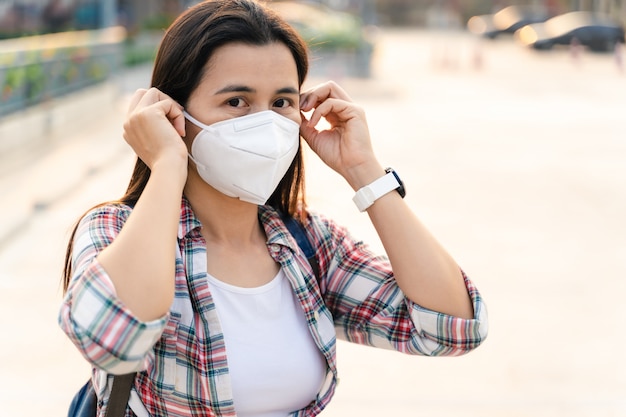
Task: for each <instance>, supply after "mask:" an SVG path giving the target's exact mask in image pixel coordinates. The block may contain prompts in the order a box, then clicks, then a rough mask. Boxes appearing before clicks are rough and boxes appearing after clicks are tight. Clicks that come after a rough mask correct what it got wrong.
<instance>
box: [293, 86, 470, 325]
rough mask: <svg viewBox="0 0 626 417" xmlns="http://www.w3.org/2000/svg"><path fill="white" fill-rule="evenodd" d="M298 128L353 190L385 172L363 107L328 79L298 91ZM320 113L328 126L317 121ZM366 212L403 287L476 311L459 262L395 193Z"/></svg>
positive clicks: (463, 312) (452, 310)
mask: <svg viewBox="0 0 626 417" xmlns="http://www.w3.org/2000/svg"><path fill="white" fill-rule="evenodd" d="M300 107H301V110H302V111H303V112H308V111H311V110H313V113H312V114H311V116H310V119H309V120H307V119H306V117H305V116H304V115H303V116H302V117H303V121H302V125H301V130H300V131H301V134H302V136H303V137H304V139H305V140H306V141H307V143H308V144H309V145H310V147H311V148H312V149H313V151H314V152H316V153H317V154H318V155H319V156H320V158H321V159H322V160H323V161H324V162H325V163H326V164H327V165H328V166H330V167H331V168H332V169H334V170H335V171H337V172H338V173H339V174H340V175H342V176H343V177H344V178H345V179H346V181H347V182H348V183H349V184H350V186H351V187H352V188H353V189H354V190H355V191H356V190H358V189H359V188H361V187H363V186H365V185H368V184H370V183H371V182H373V181H374V180H376V179H378V178H379V177H381V176H383V175H384V174H385V172H384V169H383V167H382V166H381V164H380V163H379V162H378V160H377V159H376V156H375V155H374V152H373V149H372V146H371V142H370V138H369V131H368V127H367V122H366V119H365V114H364V112H363V110H362V109H361V108H360V107H358V106H357V105H355V104H354V103H352V102H351V100H350V98H349V97H348V95H347V94H346V93H345V92H344V91H343V90H342V89H341V88H339V87H338V86H337V85H336V84H334V83H332V82H329V83H326V84H323V85H321V86H318V87H316V88H313V89H312V90H309V91H308V92H305V93H303V94H302V97H301V106H300ZM322 117H324V118H325V119H326V120H327V121H328V122H329V123H330V125H331V128H330V129H329V130H324V131H318V130H317V129H316V128H315V126H316V125H317V123H318V122H319V120H320V119H321V118H322ZM368 214H369V216H370V219H371V220H372V223H373V225H374V227H375V228H376V230H377V232H378V235H379V237H380V239H381V242H382V243H383V246H384V247H385V251H386V252H387V255H388V257H389V259H390V261H391V265H392V267H393V275H394V277H395V280H396V282H397V284H398V286H399V287H400V288H401V290H402V291H403V293H404V294H405V295H406V296H407V297H408V298H409V299H410V300H412V301H413V302H415V303H416V304H419V305H420V306H422V307H424V308H427V309H430V310H434V311H438V312H441V313H445V314H449V315H453V316H457V317H460V318H468V319H469V318H472V317H473V315H474V311H473V308H472V304H471V301H470V297H469V295H468V290H467V288H466V286H465V282H464V279H463V275H462V273H461V271H460V268H459V267H458V266H457V264H456V263H455V261H454V260H453V259H452V258H451V257H450V255H449V254H448V253H447V252H446V251H445V250H444V249H443V248H442V247H441V245H440V244H439V243H438V242H437V241H436V240H435V238H434V237H433V236H432V235H431V234H430V233H429V232H428V230H427V229H426V228H425V227H424V226H423V225H422V224H421V222H420V221H419V219H418V218H417V217H416V216H415V214H414V213H413V212H412V211H411V209H410V208H409V207H408V206H407V205H406V203H405V202H404V201H403V200H402V199H401V198H400V196H399V195H398V194H397V193H395V192H392V193H389V194H387V195H385V196H384V197H382V198H380V199H378V200H377V201H376V202H375V203H374V204H373V205H372V206H371V207H370V208H369V209H368Z"/></svg>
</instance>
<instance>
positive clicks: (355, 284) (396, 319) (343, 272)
mask: <svg viewBox="0 0 626 417" xmlns="http://www.w3.org/2000/svg"><path fill="white" fill-rule="evenodd" d="M311 219H312V220H311V223H310V224H311V225H312V228H313V231H312V234H313V235H314V239H316V242H315V244H316V246H317V247H318V258H319V263H320V269H321V275H322V281H321V290H322V294H323V297H324V301H325V303H326V305H327V306H328V307H329V309H330V311H331V313H332V315H333V318H334V321H335V326H336V328H337V336H338V338H340V339H344V340H347V341H350V342H355V343H359V344H364V345H369V346H374V347H378V348H384V349H392V350H396V351H399V352H403V353H407V354H415V355H427V356H444V355H445V356H455V355H462V354H464V353H467V352H469V351H471V350H473V349H475V348H476V347H478V346H479V345H480V344H481V343H482V341H483V340H484V339H485V338H486V337H487V331H488V322H487V310H486V307H485V304H484V302H483V300H482V297H481V295H480V293H479V292H478V290H477V289H476V287H475V286H474V284H473V283H472V282H471V281H470V280H469V279H468V278H467V276H465V274H463V278H464V280H465V286H466V288H467V291H468V294H469V296H470V298H471V302H472V306H473V308H474V318H473V319H469V320H468V319H463V318H459V317H453V316H450V315H447V314H443V313H439V312H436V311H432V310H428V309H426V308H423V307H421V306H419V305H418V304H416V303H414V302H412V301H411V300H409V299H408V298H407V297H405V296H404V294H403V293H402V290H401V289H400V287H399V286H398V285H397V283H396V281H395V279H394V277H393V271H392V269H391V265H390V263H389V260H388V259H387V257H385V256H377V255H375V254H374V253H372V251H371V250H370V249H369V248H368V247H367V246H366V245H365V244H364V243H363V242H360V241H356V240H354V239H353V238H352V237H351V236H350V234H349V233H348V231H347V230H346V229H345V228H343V227H340V226H338V225H337V224H335V223H333V222H332V221H330V220H328V219H326V218H323V217H320V216H312V218H311Z"/></svg>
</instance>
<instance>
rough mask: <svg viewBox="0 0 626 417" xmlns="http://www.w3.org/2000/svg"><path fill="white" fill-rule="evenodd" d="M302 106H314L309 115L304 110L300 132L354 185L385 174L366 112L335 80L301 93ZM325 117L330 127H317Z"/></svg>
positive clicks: (307, 107) (321, 156) (303, 107)
mask: <svg viewBox="0 0 626 417" xmlns="http://www.w3.org/2000/svg"><path fill="white" fill-rule="evenodd" d="M300 110H301V111H302V112H303V113H306V112H309V111H311V110H313V112H312V113H311V115H310V118H309V119H307V118H306V116H305V115H304V114H302V123H301V125H300V134H301V135H302V137H303V138H304V140H306V141H307V143H308V144H309V146H310V147H311V149H312V150H313V151H314V152H315V153H316V154H317V155H318V156H319V157H320V158H321V159H322V161H324V163H325V164H326V165H328V166H329V167H331V168H332V169H334V170H335V171H337V172H338V173H339V174H340V175H341V176H343V177H344V178H345V179H346V180H347V181H348V183H349V184H350V185H351V186H352V187H353V188H354V189H358V188H360V187H362V186H363V185H366V183H368V182H369V181H370V180H371V179H375V178H376V177H378V176H381V175H382V174H384V171H383V169H382V167H381V165H380V164H379V163H378V161H377V159H376V156H375V155H374V151H373V148H372V143H371V140H370V135H369V128H368V126H367V120H366V118H365V112H364V111H363V109H362V108H361V107H359V106H358V105H357V104H355V103H353V102H352V100H351V99H350V97H349V96H348V94H347V93H346V92H345V91H344V90H343V89H342V88H341V87H339V86H338V85H337V84H336V83H334V82H333V81H329V82H326V83H324V84H321V85H319V86H316V87H314V88H312V89H310V90H308V91H306V92H304V93H302V94H301V96H300ZM322 117H323V118H325V119H326V121H327V122H328V123H329V124H330V127H329V128H328V129H326V130H317V128H316V125H317V124H318V122H319V121H320V120H321V118H322ZM381 173H382V174H381ZM372 177H373V178H372ZM364 182H365V183H364Z"/></svg>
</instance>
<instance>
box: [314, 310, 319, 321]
mask: <svg viewBox="0 0 626 417" xmlns="http://www.w3.org/2000/svg"><path fill="white" fill-rule="evenodd" d="M313 318H314V319H315V321H319V320H320V313H318V312H317V310H316V311H314V312H313Z"/></svg>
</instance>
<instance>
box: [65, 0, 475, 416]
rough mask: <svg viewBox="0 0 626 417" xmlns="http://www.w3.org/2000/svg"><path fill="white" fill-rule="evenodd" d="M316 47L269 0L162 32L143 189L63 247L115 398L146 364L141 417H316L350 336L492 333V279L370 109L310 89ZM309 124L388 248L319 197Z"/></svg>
mask: <svg viewBox="0 0 626 417" xmlns="http://www.w3.org/2000/svg"><path fill="white" fill-rule="evenodd" d="M307 59H308V58H307V52H306V47H305V44H304V43H303V41H302V39H301V38H300V37H299V36H298V35H297V34H296V33H295V32H294V30H293V29H292V28H291V27H290V26H288V25H287V24H286V23H285V22H284V21H283V20H281V19H280V18H279V17H277V16H276V15H275V14H274V13H273V12H271V11H270V10H269V9H266V8H265V7H263V6H261V5H260V4H258V3H257V2H255V1H253V0H216V1H207V2H204V3H201V4H199V5H197V6H195V7H193V8H191V9H189V10H188V11H187V12H185V13H184V14H183V15H182V16H180V17H179V18H178V19H177V20H176V22H174V23H173V24H172V26H171V27H170V28H169V30H168V31H167V33H166V34H165V37H164V39H163V42H162V44H161V46H160V49H159V52H158V55H157V58H156V62H155V68H154V73H153V78H152V88H150V89H149V90H147V91H146V90H140V91H138V92H137V93H136V94H135V95H134V97H133V99H132V100H131V105H130V111H129V115H128V119H127V121H126V123H125V125H124V137H125V139H126V141H127V142H128V143H129V144H130V146H131V147H132V148H133V150H134V151H135V153H136V154H137V156H138V159H137V163H136V166H135V170H134V172H133V176H132V178H131V180H130V184H129V186H128V190H127V192H126V194H125V195H124V196H123V197H122V198H121V199H120V201H117V202H110V203H105V204H102V205H100V206H98V207H96V208H94V209H92V210H90V211H89V212H88V213H87V214H86V215H85V216H84V217H83V218H82V220H81V221H80V223H79V224H78V226H77V228H76V230H75V233H74V235H73V237H72V241H73V243H71V244H70V247H69V248H68V253H67V259H66V271H65V288H66V294H65V300H64V303H63V305H62V307H61V312H60V319H59V320H60V324H61V327H62V328H63V330H64V331H65V332H66V333H67V334H68V336H69V337H70V339H71V340H72V341H73V342H74V343H75V344H76V346H77V347H78V348H79V350H80V351H81V352H82V354H83V355H84V356H85V357H86V358H87V360H89V362H90V363H92V364H93V366H94V375H93V382H94V385H95V388H96V391H97V393H98V397H99V398H100V399H101V400H102V401H101V404H100V411H99V413H100V415H103V413H104V412H105V411H106V408H107V406H108V396H109V395H110V389H111V388H110V386H111V378H112V376H111V375H116V374H124V373H130V372H137V376H136V378H135V381H134V384H133V390H132V392H131V398H130V400H129V407H128V408H127V411H126V415H127V416H132V415H139V416H149V415H150V416H165V415H167V416H192V415H207V416H211V415H215V416H235V415H238V416H287V415H293V416H314V415H317V414H319V413H320V412H321V411H322V410H323V409H324V407H325V406H326V405H327V404H328V402H329V401H330V399H331V397H332V395H333V392H334V389H335V385H336V382H337V368H336V362H335V360H336V357H335V340H336V337H340V338H342V339H346V340H349V341H352V342H357V343H362V344H367V345H372V346H376V347H381V348H387V349H395V350H398V351H401V352H405V353H410V354H421V355H459V354H463V353H466V352H468V351H470V350H471V349H474V348H475V347H477V346H478V345H479V344H480V343H481V341H482V340H483V339H484V337H485V336H486V328H487V324H486V312H485V307H484V305H483V303H482V301H481V298H480V296H479V294H478V292H477V291H476V289H475V287H474V286H473V285H472V284H471V282H470V281H469V280H468V279H467V278H466V277H465V276H464V274H463V273H462V272H461V271H460V269H459V267H458V266H457V265H456V263H455V262H454V261H453V259H452V258H451V257H450V256H449V255H448V254H447V253H446V252H445V250H444V249H442V248H441V247H440V246H439V244H438V243H437V242H436V241H435V240H434V238H433V237H432V236H431V235H430V234H429V233H428V231H427V230H426V229H425V228H424V227H423V226H422V225H421V223H420V222H419V220H418V219H417V218H416V217H415V215H414V214H413V213H412V212H411V210H410V209H409V208H408V207H407V205H406V204H405V203H404V200H403V199H402V196H401V194H402V192H403V187H402V184H401V181H399V178H398V177H397V174H395V173H394V172H393V171H391V172H386V170H385V169H383V167H382V166H381V164H380V163H379V161H378V160H377V159H376V156H375V155H374V153H373V151H372V146H371V143H370V138H369V132H368V128H367V123H366V120H365V115H364V112H363V111H362V110H361V109H360V108H359V107H358V106H357V105H355V104H354V103H352V102H351V100H350V98H349V97H348V96H347V95H346V93H345V92H344V91H343V90H342V89H341V88H340V87H338V86H337V85H336V84H334V83H332V82H329V83H326V84H323V85H320V86H318V87H315V88H313V89H311V90H309V91H306V92H303V93H301V92H300V87H301V86H302V83H303V81H304V79H305V77H306V73H307V62H308V61H307ZM310 111H312V113H310V117H309V118H308V119H307V117H306V116H305V115H304V114H305V113H309V112H310ZM321 118H325V119H326V120H327V121H328V122H329V123H330V126H331V128H330V129H328V130H318V129H317V128H316V125H317V123H318V122H319V121H320V119H321ZM300 137H302V138H303V139H304V140H305V141H306V142H307V144H308V145H309V146H310V147H311V149H312V150H313V151H314V152H315V153H316V154H317V155H318V156H319V157H320V158H321V159H322V160H323V161H324V162H325V163H326V164H327V165H328V166H329V167H330V168H332V169H334V170H335V171H337V172H338V173H339V174H340V175H341V176H342V177H343V178H345V180H346V181H348V183H349V184H350V186H352V188H353V189H354V190H355V191H356V192H357V193H356V195H355V202H356V203H357V206H358V207H359V209H361V210H362V211H367V213H368V215H369V217H370V218H371V221H372V223H373V225H374V226H375V228H376V230H377V231H378V234H379V236H380V239H381V241H382V243H383V245H384V247H385V250H386V252H387V254H388V257H389V260H387V258H386V257H377V256H374V255H373V254H372V253H371V252H370V251H369V250H368V249H367V248H366V247H365V246H364V245H363V244H361V243H359V242H356V241H354V240H353V239H352V238H351V237H350V235H349V233H348V232H347V231H346V230H345V229H344V228H342V227H340V226H338V225H337V224H335V223H334V222H332V221H331V220H329V219H327V218H325V217H323V216H321V215H319V214H315V213H311V212H309V211H307V210H306V204H305V202H304V196H303V188H304V186H303V184H304V179H303V178H304V171H303V165H302V154H301V149H300V146H299V142H300V140H301V139H300ZM396 191H397V192H396ZM285 216H288V217H293V218H296V219H298V221H300V222H302V224H303V226H304V228H305V231H306V236H307V238H308V240H309V241H310V242H311V244H312V246H313V247H314V248H315V256H316V259H317V262H318V264H319V281H318V279H316V278H315V276H314V274H313V271H312V268H311V265H310V264H309V263H308V262H307V259H306V257H305V256H304V255H303V254H302V251H301V250H300V249H299V247H298V244H297V243H296V241H295V240H294V237H293V236H292V235H290V233H289V232H288V230H287V229H286V227H285V224H284V222H283V219H284V217H285Z"/></svg>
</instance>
